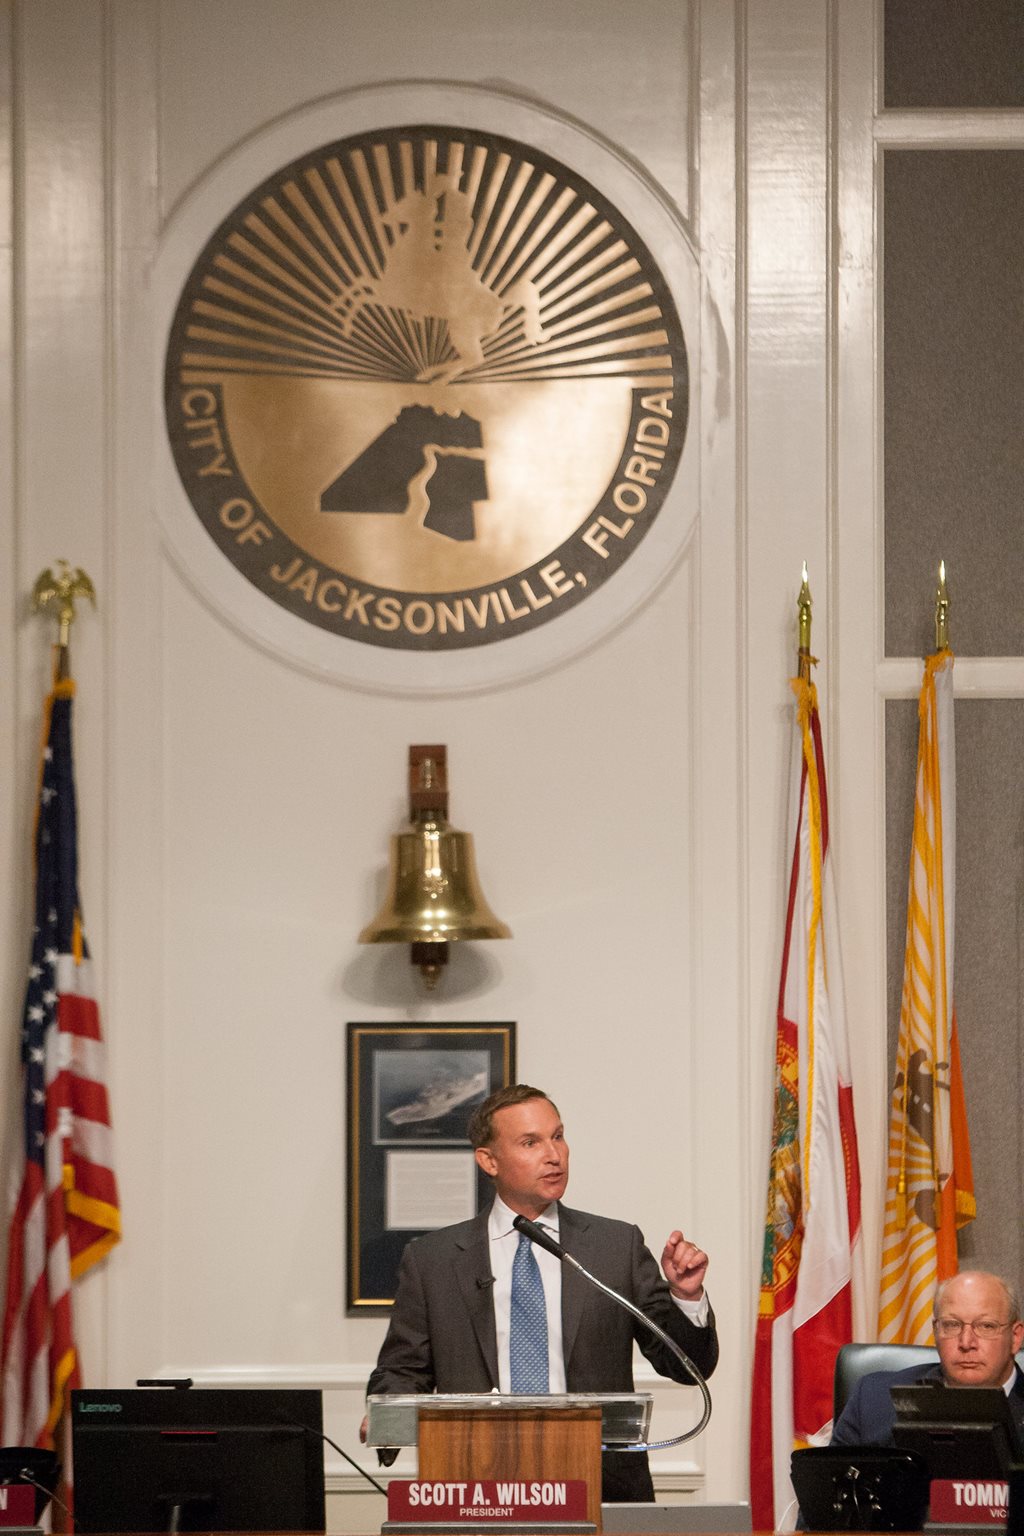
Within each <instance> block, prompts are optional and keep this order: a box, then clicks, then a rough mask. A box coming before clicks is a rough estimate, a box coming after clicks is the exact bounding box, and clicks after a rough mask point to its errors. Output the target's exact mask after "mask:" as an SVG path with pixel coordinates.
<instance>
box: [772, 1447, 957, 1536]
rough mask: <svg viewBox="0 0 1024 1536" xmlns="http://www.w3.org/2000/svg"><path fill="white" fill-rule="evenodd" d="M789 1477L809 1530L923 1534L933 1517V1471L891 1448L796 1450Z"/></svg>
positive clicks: (908, 1453) (803, 1526) (804, 1526)
mask: <svg viewBox="0 0 1024 1536" xmlns="http://www.w3.org/2000/svg"><path fill="white" fill-rule="evenodd" d="M790 1475H791V1477H792V1479H793V1489H794V1491H795V1493H796V1496H797V1499H798V1501H799V1504H800V1517H801V1529H803V1530H809V1531H920V1530H922V1529H923V1528H924V1523H925V1519H926V1518H927V1515H928V1493H929V1487H930V1480H929V1477H928V1468H927V1467H926V1466H925V1464H924V1462H923V1461H922V1460H921V1458H920V1457H919V1456H917V1455H915V1454H914V1453H913V1452H912V1451H901V1450H897V1449H896V1448H895V1447H894V1446H891V1445H872V1446H860V1447H858V1446H853V1445H824V1446H811V1447H808V1448H807V1449H806V1450H802V1451H793V1453H792V1455H791V1457H790Z"/></svg>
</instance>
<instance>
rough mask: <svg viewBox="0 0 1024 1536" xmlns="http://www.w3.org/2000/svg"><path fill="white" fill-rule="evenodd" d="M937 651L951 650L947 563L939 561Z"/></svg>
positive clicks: (936, 619)
mask: <svg viewBox="0 0 1024 1536" xmlns="http://www.w3.org/2000/svg"><path fill="white" fill-rule="evenodd" d="M935 650H936V652H938V651H948V650H949V593H948V592H947V590H946V562H945V560H940V561H939V585H938V587H937V588H936V590H935Z"/></svg>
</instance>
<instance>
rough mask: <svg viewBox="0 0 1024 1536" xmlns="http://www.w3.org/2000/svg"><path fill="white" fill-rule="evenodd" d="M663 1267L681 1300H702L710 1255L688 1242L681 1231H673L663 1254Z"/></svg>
mask: <svg viewBox="0 0 1024 1536" xmlns="http://www.w3.org/2000/svg"><path fill="white" fill-rule="evenodd" d="M661 1267H662V1270H663V1271H664V1274H665V1279H666V1280H667V1281H668V1284H669V1289H670V1291H671V1292H672V1294H673V1296H678V1297H679V1299H680V1300H681V1301H700V1299H701V1297H702V1296H703V1294H704V1276H705V1274H706V1272H707V1267H708V1256H707V1254H706V1253H704V1251H703V1250H702V1249H700V1248H698V1247H697V1245H696V1243H691V1242H688V1241H687V1240H686V1238H685V1237H684V1236H683V1234H682V1233H681V1232H673V1233H671V1234H670V1236H669V1240H668V1242H667V1243H666V1244H665V1251H664V1252H663V1253H662V1255H661Z"/></svg>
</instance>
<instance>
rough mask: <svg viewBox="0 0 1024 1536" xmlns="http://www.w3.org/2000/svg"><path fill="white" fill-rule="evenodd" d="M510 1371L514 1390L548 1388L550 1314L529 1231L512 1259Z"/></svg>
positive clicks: (533, 1390)
mask: <svg viewBox="0 0 1024 1536" xmlns="http://www.w3.org/2000/svg"><path fill="white" fill-rule="evenodd" d="M508 1358H509V1373H510V1378H511V1383H512V1391H513V1392H546V1391H547V1390H548V1314H547V1310H546V1308H545V1306H544V1282H543V1280H542V1279H541V1277H540V1266H539V1265H538V1263H537V1257H536V1254H535V1253H534V1251H533V1244H532V1243H531V1242H530V1239H529V1238H528V1237H527V1236H526V1234H525V1232H524V1233H522V1234H520V1238H519V1247H518V1248H517V1249H516V1256H515V1258H514V1259H513V1260H512V1306H511V1309H510V1313H509V1340H508Z"/></svg>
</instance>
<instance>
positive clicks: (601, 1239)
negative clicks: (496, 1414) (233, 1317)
mask: <svg viewBox="0 0 1024 1536" xmlns="http://www.w3.org/2000/svg"><path fill="white" fill-rule="evenodd" d="M488 1215H489V1212H488V1211H481V1212H480V1213H479V1215H477V1216H474V1218H473V1219H472V1221H467V1222H461V1223H460V1224H459V1225H458V1226H454V1227H444V1228H442V1229H441V1230H440V1231H438V1232H431V1233H428V1234H427V1236H425V1237H420V1238H416V1239H415V1240H414V1241H413V1242H410V1243H409V1244H408V1245H407V1247H406V1250H405V1253H404V1255H403V1258H402V1264H401V1269H400V1271H399V1277H398V1293H397V1295H396V1297H395V1305H394V1309H393V1311H392V1314H391V1324H390V1326H389V1328H388V1332H387V1337H386V1338H385V1340H384V1343H383V1345H382V1346H381V1351H380V1355H379V1356H378V1359H377V1366H376V1369H375V1370H374V1372H373V1374H372V1376H371V1377H370V1381H369V1384H368V1386H367V1392H490V1391H491V1390H492V1388H495V1387H497V1386H498V1347H497V1339H496V1333H495V1325H494V1298H493V1284H494V1282H493V1277H492V1275H491V1263H490V1253H489V1248H488V1240H487V1219H488ZM559 1240H560V1242H561V1244H562V1246H563V1247H564V1248H565V1249H566V1251H567V1252H568V1253H571V1254H572V1256H573V1258H575V1259H578V1260H579V1262H580V1263H581V1264H582V1265H583V1266H584V1268H586V1269H588V1270H589V1271H590V1272H591V1274H592V1275H594V1276H595V1277H596V1278H597V1279H598V1280H601V1281H603V1282H604V1284H605V1285H609V1286H611V1287H612V1289H613V1290H616V1291H618V1292H619V1293H620V1294H621V1295H623V1296H625V1297H626V1298H627V1300H629V1301H631V1302H632V1303H633V1305H634V1306H637V1307H639V1308H640V1310H641V1311H642V1312H643V1313H644V1314H645V1316H647V1317H649V1318H650V1319H651V1321H652V1322H655V1323H657V1324H658V1326H659V1327H660V1328H662V1329H664V1331H665V1332H666V1333H667V1334H668V1335H669V1337H670V1338H671V1339H673V1340H675V1342H676V1343H677V1344H678V1345H679V1346H680V1348H681V1349H682V1350H683V1351H684V1353H685V1354H687V1355H688V1356H689V1357H690V1359H691V1360H692V1361H693V1363H694V1364H695V1365H696V1366H697V1368H698V1370H699V1371H700V1372H701V1373H702V1374H703V1375H704V1376H710V1375H711V1372H712V1371H713V1370H714V1368H715V1365H716V1364H717V1361H718V1337H717V1334H716V1332H715V1320H714V1315H713V1314H711V1315H710V1316H709V1319H708V1325H707V1327H706V1328H698V1327H696V1326H695V1325H694V1324H693V1323H692V1322H691V1321H690V1320H689V1318H687V1317H686V1316H685V1314H684V1313H682V1312H681V1311H680V1310H679V1308H678V1307H677V1306H676V1305H675V1303H674V1302H673V1300H672V1297H671V1293H670V1292H669V1288H668V1286H667V1285H666V1283H665V1281H664V1279H663V1278H662V1275H661V1272H660V1270H659V1268H658V1266H657V1264H656V1262H655V1260H654V1257H653V1255H652V1254H651V1253H650V1252H649V1251H648V1249H647V1247H646V1246H645V1244H644V1240H643V1237H642V1235H641V1233H640V1230H639V1228H637V1227H634V1226H631V1225H630V1224H629V1223H628V1222H625V1221H612V1220H609V1218H608V1217H605V1216H591V1215H588V1214H587V1213H586V1212H585V1211H575V1210H572V1209H571V1208H570V1207H569V1206H565V1205H561V1206H559ZM634 1338H635V1339H636V1341H637V1343H638V1344H639V1345H640V1348H641V1350H642V1351H643V1353H644V1354H645V1355H646V1356H647V1358H648V1360H650V1362H651V1364H652V1365H653V1366H654V1368H655V1370H657V1371H658V1372H659V1373H660V1374H661V1375H662V1376H669V1377H671V1378H672V1379H673V1380H675V1381H688V1380H689V1378H688V1377H687V1375H686V1373H685V1371H684V1370H683V1368H682V1366H681V1365H680V1364H679V1362H678V1361H677V1359H676V1358H675V1356H674V1355H673V1354H672V1353H671V1351H670V1350H668V1349H667V1348H666V1347H665V1345H664V1344H663V1343H662V1342H661V1341H660V1340H659V1339H656V1338H655V1337H654V1335H653V1334H652V1333H649V1332H648V1331H647V1329H645V1328H644V1327H642V1325H641V1324H640V1323H638V1322H637V1321H636V1320H635V1319H634V1318H632V1317H631V1316H630V1315H629V1313H628V1312H626V1311H625V1310H624V1309H623V1308H622V1307H620V1306H618V1305H617V1304H616V1303H615V1302H613V1301H611V1300H610V1299H609V1298H608V1297H606V1296H602V1295H601V1294H600V1292H599V1291H596V1290H595V1289H594V1287H593V1286H591V1285H588V1284H587V1282H586V1281H585V1280H584V1279H583V1278H582V1276H580V1275H579V1274H578V1273H577V1272H576V1271H575V1270H574V1269H572V1268H571V1267H569V1266H568V1265H566V1266H564V1267H563V1269H562V1345H563V1353H564V1357H565V1378H566V1387H567V1389H568V1390H569V1391H570V1392H632V1391H633V1390H634V1387H633V1341H634ZM609 1462H614V1463H615V1471H614V1475H613V1474H612V1473H610V1472H609ZM619 1473H621V1478H620V1477H619V1476H618V1474H619ZM610 1478H611V1480H612V1481H623V1491H622V1493H620V1495H619V1496H620V1497H627V1498H634V1497H638V1498H644V1497H648V1498H649V1497H652V1496H653V1490H651V1491H648V1490H649V1489H650V1477H649V1474H648V1472H647V1468H646V1457H643V1456H638V1455H618V1456H615V1457H608V1458H606V1497H607V1496H608V1492H609V1486H608V1485H609V1479H610Z"/></svg>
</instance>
